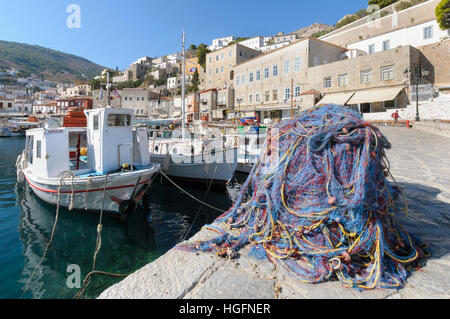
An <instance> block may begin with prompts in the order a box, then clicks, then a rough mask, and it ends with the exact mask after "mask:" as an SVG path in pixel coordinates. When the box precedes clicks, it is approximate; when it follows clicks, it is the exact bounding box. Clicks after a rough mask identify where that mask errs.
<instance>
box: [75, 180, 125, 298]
mask: <svg viewBox="0 0 450 319" xmlns="http://www.w3.org/2000/svg"><path fill="white" fill-rule="evenodd" d="M108 177H109V174H106V177H105V185H104V187H103V198H102V206H101V209H100V217H99V221H98V225H97V240H96V244H95V251H94V256H93V260H92V271H91V272H90V273H88V274H87V275H86V277H85V278H84V280H83V286H82V287H81V289H80V290H79V291H78V293H77V294H76V295H75V297H74V299H79V298H84V293H85V291H86V289H87V287H88V286H89V284H90V283H91V277H92V276H93V275H103V276H109V277H127V276H128V275H129V274H118V273H110V272H106V271H100V270H95V266H96V263H97V254H98V252H99V251H100V248H101V247H102V229H103V224H102V220H103V208H104V206H105V197H106V187H107V185H108Z"/></svg>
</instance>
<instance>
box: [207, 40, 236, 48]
mask: <svg viewBox="0 0 450 319" xmlns="http://www.w3.org/2000/svg"><path fill="white" fill-rule="evenodd" d="M235 39H236V38H235V37H234V36H228V37H223V38H218V39H214V40H212V45H210V46H209V47H208V49H210V50H211V51H215V50H218V49H222V48H223V47H226V46H227V45H228V44H230V42H231V41H234V40H235Z"/></svg>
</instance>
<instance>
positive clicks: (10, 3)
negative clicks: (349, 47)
mask: <svg viewBox="0 0 450 319" xmlns="http://www.w3.org/2000/svg"><path fill="white" fill-rule="evenodd" d="M367 2H368V0H345V1H336V0H315V1H311V0H309V1H305V0H290V1H288V0H260V1H255V0H220V1H219V0H185V1H178V0H172V1H161V0H160V1H153V0H128V1H123V0H122V1H118V0H69V1H65V0H39V1H36V0H27V1H25V0H0V40H6V41H14V42H22V43H28V44H37V45H41V46H44V47H47V48H51V49H55V50H59V51H63V52H66V53H72V54H75V55H79V56H81V57H84V58H87V59H89V60H91V61H93V62H95V63H98V64H100V65H103V66H107V67H111V68H115V67H116V66H118V67H119V69H123V68H125V67H127V66H128V65H129V64H130V63H132V62H133V61H135V60H136V59H137V58H140V57H142V56H145V55H147V56H151V57H155V56H161V55H164V54H169V53H173V52H176V51H179V50H180V47H181V32H182V30H183V29H185V30H186V43H187V46H188V45H190V44H199V43H202V42H203V43H207V44H210V42H211V40H212V39H213V38H218V37H222V36H227V35H235V36H256V35H263V36H267V35H273V34H276V33H278V32H280V31H283V32H285V33H287V32H291V31H294V30H297V29H299V28H301V27H305V26H308V25H310V24H312V23H314V22H320V23H326V24H333V23H335V22H336V21H337V20H339V19H340V18H342V17H343V16H344V15H345V14H347V13H354V12H356V11H358V10H359V9H362V8H366V7H367ZM70 4H77V5H78V6H79V8H80V9H81V27H80V28H68V27H67V23H66V22H67V18H68V17H69V16H70V15H71V13H67V7H68V6H69V5H70Z"/></svg>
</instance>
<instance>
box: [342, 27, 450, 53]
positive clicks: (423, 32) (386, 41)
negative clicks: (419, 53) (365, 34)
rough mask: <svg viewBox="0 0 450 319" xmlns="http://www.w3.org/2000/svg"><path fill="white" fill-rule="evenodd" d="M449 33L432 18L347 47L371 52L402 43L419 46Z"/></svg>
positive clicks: (401, 44) (449, 32) (433, 41)
mask: <svg viewBox="0 0 450 319" xmlns="http://www.w3.org/2000/svg"><path fill="white" fill-rule="evenodd" d="M449 35H450V31H449V30H446V31H443V30H441V29H440V28H439V25H438V23H437V21H436V20H433V21H428V22H425V23H421V24H418V25H414V26H410V27H406V28H402V29H399V30H395V31H392V32H388V33H385V34H382V35H379V36H375V37H372V38H369V39H365V40H362V41H358V42H355V43H351V44H349V45H348V46H347V47H348V48H349V49H358V50H361V51H364V52H367V53H368V54H372V53H376V52H380V51H384V50H389V49H394V48H397V47H399V46H403V45H411V46H413V47H420V46H424V45H428V44H432V43H436V42H439V41H441V39H443V38H445V37H449Z"/></svg>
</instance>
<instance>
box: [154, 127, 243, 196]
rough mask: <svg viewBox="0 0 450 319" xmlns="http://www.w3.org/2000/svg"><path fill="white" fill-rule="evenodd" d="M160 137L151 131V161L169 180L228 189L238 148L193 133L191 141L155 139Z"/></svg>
mask: <svg viewBox="0 0 450 319" xmlns="http://www.w3.org/2000/svg"><path fill="white" fill-rule="evenodd" d="M158 134H159V133H158V132H157V131H150V135H151V137H150V143H149V144H150V159H151V161H152V162H154V163H159V164H161V170H162V171H163V172H164V173H165V174H166V175H168V176H169V177H172V178H174V179H177V180H181V181H186V182H192V183H195V184H200V185H204V186H208V185H214V186H219V187H224V186H226V184H227V183H228V182H229V181H230V180H231V178H232V177H233V175H234V171H235V170H236V166H237V147H236V146H234V147H233V146H228V147H227V146H225V143H224V142H223V139H222V137H217V138H211V137H208V138H204V139H203V138H201V137H200V136H197V135H196V134H194V133H192V136H193V138H192V139H187V138H185V139H183V138H181V137H180V138H173V137H172V138H157V137H155V136H157V135H158ZM160 135H162V136H164V134H160ZM188 135H191V134H190V133H189V134H188ZM194 136H196V137H194ZM152 137H153V138H152Z"/></svg>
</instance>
